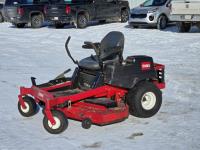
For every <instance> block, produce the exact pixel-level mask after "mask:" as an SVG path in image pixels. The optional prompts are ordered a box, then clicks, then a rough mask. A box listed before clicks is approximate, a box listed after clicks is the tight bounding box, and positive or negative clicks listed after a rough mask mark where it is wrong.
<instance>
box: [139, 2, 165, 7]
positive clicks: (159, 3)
mask: <svg viewBox="0 0 200 150" xmlns="http://www.w3.org/2000/svg"><path fill="white" fill-rule="evenodd" d="M166 1H167V0H147V1H145V2H144V3H143V7H151V6H162V5H164V4H165V3H166Z"/></svg>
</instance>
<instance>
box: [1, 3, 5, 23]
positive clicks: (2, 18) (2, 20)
mask: <svg viewBox="0 0 200 150" xmlns="http://www.w3.org/2000/svg"><path fill="white" fill-rule="evenodd" d="M2 22H4V17H3V4H0V23H2Z"/></svg>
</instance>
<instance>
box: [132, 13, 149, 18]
mask: <svg viewBox="0 0 200 150" xmlns="http://www.w3.org/2000/svg"><path fill="white" fill-rule="evenodd" d="M146 17H147V14H131V18H146Z"/></svg>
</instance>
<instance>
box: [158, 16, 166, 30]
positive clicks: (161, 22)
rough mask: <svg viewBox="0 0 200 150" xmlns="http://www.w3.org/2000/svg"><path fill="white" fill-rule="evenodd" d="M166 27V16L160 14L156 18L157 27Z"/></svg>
mask: <svg viewBox="0 0 200 150" xmlns="http://www.w3.org/2000/svg"><path fill="white" fill-rule="evenodd" d="M166 27H167V17H166V16H164V15H161V16H160V17H159V18H158V23H157V29H159V30H163V29H165V28H166Z"/></svg>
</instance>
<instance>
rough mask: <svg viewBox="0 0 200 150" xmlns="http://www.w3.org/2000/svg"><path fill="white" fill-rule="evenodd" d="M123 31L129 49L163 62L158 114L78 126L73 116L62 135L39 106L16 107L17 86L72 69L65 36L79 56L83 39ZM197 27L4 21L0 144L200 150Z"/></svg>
mask: <svg viewBox="0 0 200 150" xmlns="http://www.w3.org/2000/svg"><path fill="white" fill-rule="evenodd" d="M112 30H117V31H121V32H123V33H124V35H125V38H126V42H125V50H124V55H125V56H128V55H136V54H137V55H138V54H145V55H150V56H153V58H154V61H155V62H158V63H163V64H165V65H166V84H167V88H166V89H165V90H164V91H163V105H162V108H161V110H160V111H159V113H158V114H156V115H155V116H154V117H152V118H149V119H139V118H136V117H132V116H130V117H129V118H128V119H127V120H125V121H124V122H121V123H118V124H113V125H108V126H104V127H98V126H92V128H91V129H89V130H85V129H82V128H81V123H80V122H76V121H72V120H69V127H68V129H67V130H66V131H65V132H64V133H62V134H60V135H51V134H49V133H47V132H46V131H45V130H44V128H43V125H42V119H43V115H42V113H41V112H39V113H38V114H37V115H35V116H34V117H31V118H23V117H22V116H21V115H20V114H19V113H18V110H17V100H18V99H17V95H18V93H19V86H21V85H23V86H30V85H31V84H30V77H31V76H35V77H37V78H38V79H37V82H46V81H48V80H49V79H52V78H54V77H55V76H56V75H57V74H58V73H60V72H62V71H63V70H65V69H67V68H72V69H73V68H74V67H75V66H74V65H73V64H72V62H71V60H70V59H69V58H68V57H67V56H66V53H65V49H64V43H65V40H66V39H67V36H69V35H70V36H72V39H71V42H70V48H71V51H72V54H73V56H75V57H76V59H79V60H80V59H81V58H84V57H86V56H88V55H90V53H93V51H92V50H85V49H81V45H82V44H83V42H84V41H94V42H95V41H100V40H101V39H102V38H103V36H104V35H105V34H107V33H108V32H109V31H112ZM199 32H200V31H199V30H198V29H197V28H193V30H192V31H191V32H190V33H184V34H180V33H176V27H170V28H168V29H166V31H158V30H156V29H130V28H128V27H127V26H126V24H121V23H112V24H105V25H97V26H90V27H88V28H86V29H84V30H81V29H74V28H65V29H54V28H48V27H44V28H41V29H30V28H25V29H17V28H14V27H12V26H11V25H10V24H9V23H3V24H0V94H1V96H0V150H27V149H29V150H36V149H37V150H51V149H60V150H62V149H65V150H77V149H103V150H121V149H123V150H134V149H135V150H160V149H162V150H172V149H174V150H199V149H200V142H199V141H200V80H199V78H200V67H199V66H200V33H199Z"/></svg>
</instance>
